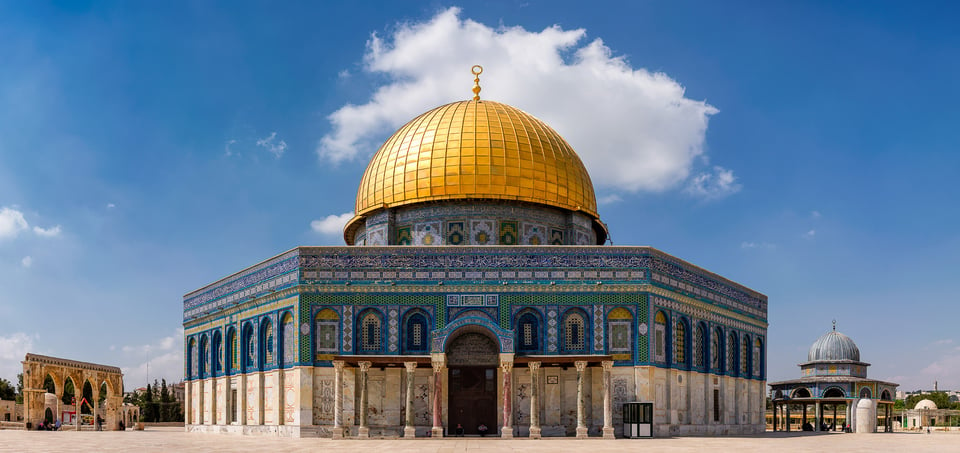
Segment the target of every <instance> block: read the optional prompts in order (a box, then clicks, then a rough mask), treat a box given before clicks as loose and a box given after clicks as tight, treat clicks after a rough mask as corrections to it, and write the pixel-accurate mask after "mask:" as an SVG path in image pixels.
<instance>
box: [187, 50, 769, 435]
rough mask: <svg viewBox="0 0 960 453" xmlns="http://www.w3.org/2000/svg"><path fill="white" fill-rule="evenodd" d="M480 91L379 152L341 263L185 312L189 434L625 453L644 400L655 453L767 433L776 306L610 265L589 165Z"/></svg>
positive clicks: (289, 262)
mask: <svg viewBox="0 0 960 453" xmlns="http://www.w3.org/2000/svg"><path fill="white" fill-rule="evenodd" d="M481 71H482V68H480V67H479V66H477V67H474V68H473V71H472V72H473V74H474V82H475V86H474V89H473V91H474V97H473V99H470V100H465V101H457V102H452V103H449V104H446V105H442V106H439V107H436V108H433V109H430V110H428V111H427V112H425V113H423V114H422V115H419V116H417V117H416V118H413V119H412V120H410V121H409V122H408V123H407V124H405V125H403V126H402V127H400V129H398V130H397V131H396V132H395V133H394V134H393V135H391V136H390V137H389V138H388V139H387V140H386V141H385V142H384V143H383V145H382V146H381V147H380V148H379V149H378V150H377V151H376V152H375V153H373V157H372V158H371V159H370V162H369V164H368V165H367V167H366V170H365V171H364V173H363V175H362V176H361V177H360V180H359V188H358V190H357V196H356V203H355V210H354V216H353V218H352V219H351V220H350V221H349V222H348V223H347V225H346V227H345V228H344V232H343V235H344V242H345V244H346V245H345V246H337V247H296V248H294V249H292V250H288V251H285V252H282V253H280V254H279V255H277V256H274V257H272V258H268V259H266V260H264V261H262V262H259V263H255V264H253V265H252V266H249V267H246V268H241V270H240V271H239V272H236V273H233V274H230V275H228V276H225V277H224V278H222V279H219V280H217V281H215V282H212V283H209V284H205V285H204V286H202V287H201V288H199V289H197V290H195V291H191V292H189V293H187V294H186V295H185V296H184V297H183V327H184V345H185V347H186V350H185V358H186V360H185V362H186V363H185V364H184V374H185V377H186V406H185V407H186V430H188V431H197V432H218V433H235V434H250V435H271V436H294V437H301V436H314V437H318V436H319V437H335V438H340V437H360V438H364V437H371V436H376V437H380V436H383V437H390V436H403V437H417V436H420V437H423V436H433V437H440V436H449V435H457V434H463V435H468V436H469V435H478V434H480V430H479V427H480V426H481V425H483V426H486V427H487V431H486V433H487V434H489V435H493V436H499V437H508V438H509V437H514V436H522V437H526V436H529V437H532V438H539V437H541V436H576V437H588V436H603V437H608V438H612V437H615V436H621V435H623V423H622V421H623V416H622V409H621V408H622V407H623V404H624V403H627V402H638V401H641V402H652V403H653V410H652V413H650V414H648V415H649V416H650V417H651V419H652V422H653V434H654V435H709V434H754V433H758V432H762V431H763V429H764V421H763V410H764V403H765V398H764V394H765V388H766V387H765V379H766V342H767V297H766V296H764V295H763V294H760V293H758V292H756V291H754V290H752V289H750V288H747V287H745V286H742V285H740V284H738V283H736V282H733V281H731V280H728V279H726V278H724V277H722V276H720V275H717V274H715V273H712V272H710V271H707V270H705V269H702V268H700V267H697V266H695V265H693V264H691V263H688V262H686V261H684V260H682V259H679V258H677V257H674V256H671V255H669V254H667V253H664V252H662V251H659V250H657V249H654V248H651V247H629V246H617V247H614V246H611V245H605V244H606V242H607V237H608V231H607V226H606V225H605V224H604V223H603V222H601V220H600V214H599V209H598V206H597V200H596V195H595V193H594V188H593V183H592V182H591V179H590V175H589V174H588V172H587V169H586V168H585V167H584V165H583V163H582V162H581V160H580V158H579V156H578V155H577V153H576V152H574V150H573V148H572V147H571V146H570V144H569V143H567V141H566V140H564V139H563V137H562V136H561V135H560V134H559V133H558V132H557V131H555V130H553V129H552V128H551V127H550V126H549V125H547V124H546V123H544V122H543V121H541V120H539V119H537V118H536V117H535V116H533V115H531V114H529V113H526V112H524V111H522V110H520V109H519V108H517V107H514V106H510V105H507V104H503V103H499V102H494V101H489V100H481V99H480V97H479V92H480V86H479V74H480V72H481ZM583 151H584V152H590V150H583ZM198 283H199V282H198Z"/></svg>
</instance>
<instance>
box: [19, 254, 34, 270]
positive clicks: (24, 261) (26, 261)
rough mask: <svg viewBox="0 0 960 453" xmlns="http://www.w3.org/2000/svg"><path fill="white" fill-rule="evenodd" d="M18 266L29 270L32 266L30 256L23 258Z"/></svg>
mask: <svg viewBox="0 0 960 453" xmlns="http://www.w3.org/2000/svg"><path fill="white" fill-rule="evenodd" d="M20 265H21V266H23V267H25V268H29V267H30V266H33V258H31V257H30V255H27V256H25V257H23V259H22V260H20Z"/></svg>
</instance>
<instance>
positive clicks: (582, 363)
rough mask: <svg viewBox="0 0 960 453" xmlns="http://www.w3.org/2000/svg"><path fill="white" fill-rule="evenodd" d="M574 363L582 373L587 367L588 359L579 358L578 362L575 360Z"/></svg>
mask: <svg viewBox="0 0 960 453" xmlns="http://www.w3.org/2000/svg"><path fill="white" fill-rule="evenodd" d="M573 365H574V366H576V367H577V371H578V372H580V373H582V372H583V371H584V370H586V369H587V361H586V360H577V361H576V362H573Z"/></svg>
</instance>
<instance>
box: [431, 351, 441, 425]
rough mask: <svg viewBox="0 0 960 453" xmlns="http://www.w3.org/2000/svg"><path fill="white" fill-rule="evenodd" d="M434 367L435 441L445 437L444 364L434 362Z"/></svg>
mask: <svg viewBox="0 0 960 453" xmlns="http://www.w3.org/2000/svg"><path fill="white" fill-rule="evenodd" d="M432 365H433V428H432V429H431V433H430V434H431V435H432V436H433V438H435V439H439V438H442V437H443V418H442V417H441V415H442V414H441V412H442V411H443V401H442V400H443V370H444V366H443V362H437V361H434V362H433V363H432Z"/></svg>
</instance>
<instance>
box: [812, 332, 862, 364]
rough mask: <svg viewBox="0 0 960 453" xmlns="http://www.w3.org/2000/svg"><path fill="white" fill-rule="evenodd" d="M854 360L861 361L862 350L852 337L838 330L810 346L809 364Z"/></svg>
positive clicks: (824, 335)
mask: <svg viewBox="0 0 960 453" xmlns="http://www.w3.org/2000/svg"><path fill="white" fill-rule="evenodd" d="M836 360H853V361H855V362H859V361H860V349H859V348H857V344H856V343H854V342H853V340H852V339H850V337H848V336H846V335H844V334H842V333H840V332H837V331H836V330H833V331H830V332H827V333H825V334H823V335H822V336H821V337H820V338H817V341H814V342H813V345H811V346H810V352H808V353H807V361H808V362H821V361H836Z"/></svg>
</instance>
